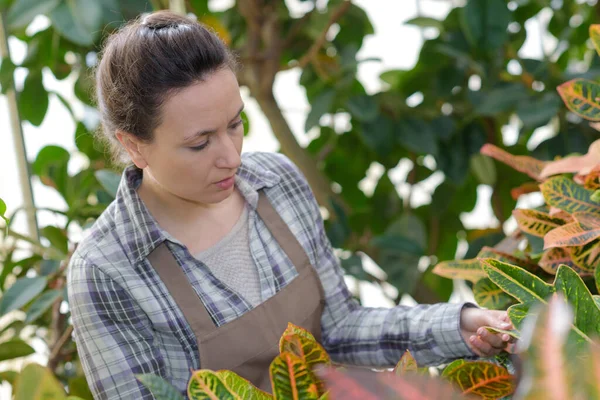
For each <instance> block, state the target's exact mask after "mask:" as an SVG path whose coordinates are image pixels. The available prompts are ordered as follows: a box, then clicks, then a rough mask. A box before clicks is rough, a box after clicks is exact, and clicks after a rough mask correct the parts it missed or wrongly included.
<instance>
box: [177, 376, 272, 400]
mask: <svg viewBox="0 0 600 400" xmlns="http://www.w3.org/2000/svg"><path fill="white" fill-rule="evenodd" d="M188 396H189V397H190V399H194V400H203V399H206V400H209V399H226V400H237V399H240V398H249V399H254V398H256V399H259V400H263V399H269V398H272V397H271V396H270V395H267V394H266V393H264V392H263V391H261V390H259V389H257V388H256V387H255V386H254V385H252V384H251V383H250V382H248V381H247V380H246V379H244V378H242V377H240V376H239V375H237V374H236V373H234V372H232V371H217V372H213V371H210V370H207V369H201V370H198V371H194V373H193V374H192V378H191V379H190V382H189V385H188Z"/></svg>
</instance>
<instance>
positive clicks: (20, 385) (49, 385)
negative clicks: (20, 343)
mask: <svg viewBox="0 0 600 400" xmlns="http://www.w3.org/2000/svg"><path fill="white" fill-rule="evenodd" d="M14 393H15V397H14V400H32V399H44V400H63V399H64V398H65V397H66V395H65V391H64V389H63V386H62V384H61V383H60V382H59V381H58V380H57V379H56V378H55V377H54V374H53V373H52V371H50V369H48V368H45V367H42V366H41V365H39V364H29V365H27V366H26V367H25V368H24V369H23V371H21V375H20V376H19V379H17V382H16V385H15V389H14Z"/></svg>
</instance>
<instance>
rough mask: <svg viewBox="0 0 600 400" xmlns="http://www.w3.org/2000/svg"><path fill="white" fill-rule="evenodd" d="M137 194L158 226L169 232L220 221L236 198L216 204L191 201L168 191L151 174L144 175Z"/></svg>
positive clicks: (231, 197)
mask: <svg viewBox="0 0 600 400" xmlns="http://www.w3.org/2000/svg"><path fill="white" fill-rule="evenodd" d="M137 192H138V195H139V196H140V198H141V199H142V201H143V202H144V204H145V205H146V207H147V208H148V210H149V211H150V213H151V214H152V216H153V217H154V218H155V219H156V221H157V222H158V224H159V225H161V226H162V227H163V229H166V230H168V231H169V230H172V229H173V228H175V227H181V226H185V225H189V224H190V222H192V221H198V220H211V219H218V216H219V215H220V214H221V213H222V212H223V211H225V210H227V209H229V208H230V207H231V203H233V202H234V197H235V196H233V195H232V196H229V197H228V198H226V199H225V200H223V201H221V202H220V203H216V204H206V203H200V202H194V201H190V200H187V199H184V198H181V197H179V196H176V195H174V194H173V193H170V192H168V191H166V190H165V189H164V188H163V187H162V186H161V185H160V184H159V183H158V182H156V180H155V179H154V178H153V177H152V176H150V175H149V174H144V175H143V178H142V183H141V184H140V186H139V188H138V190H137ZM234 193H235V192H234ZM175 230H177V229H175Z"/></svg>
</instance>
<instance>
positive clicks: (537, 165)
mask: <svg viewBox="0 0 600 400" xmlns="http://www.w3.org/2000/svg"><path fill="white" fill-rule="evenodd" d="M480 152H481V154H484V155H486V156H489V157H492V158H495V159H496V160H498V161H500V162H503V163H504V164H506V165H508V166H509V167H512V168H514V169H516V170H517V171H519V172H522V173H524V174H527V175H529V176H530V177H531V178H533V179H535V180H536V181H539V180H540V174H541V172H542V170H543V169H544V167H545V166H546V162H545V161H540V160H536V159H535V158H533V157H528V156H513V155H512V154H510V153H509V152H507V151H505V150H502V149H501V148H500V147H498V146H495V145H493V144H490V143H487V144H485V145H483V147H482V148H481V151H480Z"/></svg>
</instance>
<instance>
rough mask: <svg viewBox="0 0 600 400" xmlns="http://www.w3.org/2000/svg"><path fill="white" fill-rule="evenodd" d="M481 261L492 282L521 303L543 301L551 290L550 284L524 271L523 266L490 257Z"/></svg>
mask: <svg viewBox="0 0 600 400" xmlns="http://www.w3.org/2000/svg"><path fill="white" fill-rule="evenodd" d="M482 261H483V269H484V270H485V272H486V273H487V274H488V277H489V278H490V280H492V282H494V283H495V284H496V285H498V286H499V287H500V288H501V289H502V290H504V292H505V293H507V294H508V295H510V296H512V297H514V298H515V299H517V300H519V301H520V302H522V303H526V302H536V301H538V302H545V299H546V298H548V296H550V295H551V294H552V293H553V292H554V288H553V287H552V285H548V284H547V283H546V282H544V281H543V280H541V279H540V278H538V277H537V276H535V275H533V274H531V273H529V272H527V271H525V270H524V269H523V268H519V267H515V266H514V265H510V264H506V263H503V262H501V261H498V260H494V259H492V258H487V259H484V260H482Z"/></svg>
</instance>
